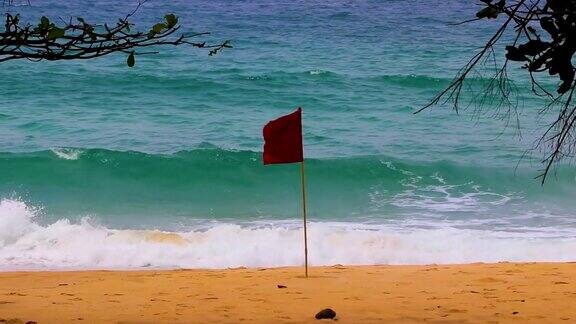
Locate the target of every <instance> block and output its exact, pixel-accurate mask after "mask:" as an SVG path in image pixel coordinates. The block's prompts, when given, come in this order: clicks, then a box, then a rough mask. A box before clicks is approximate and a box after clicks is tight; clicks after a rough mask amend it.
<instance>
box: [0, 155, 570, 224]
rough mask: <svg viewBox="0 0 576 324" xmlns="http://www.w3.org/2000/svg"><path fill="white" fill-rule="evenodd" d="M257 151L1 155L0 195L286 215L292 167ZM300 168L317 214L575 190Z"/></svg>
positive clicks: (378, 212) (467, 173) (157, 210)
mask: <svg viewBox="0 0 576 324" xmlns="http://www.w3.org/2000/svg"><path fill="white" fill-rule="evenodd" d="M260 155H261V153H259V152H252V151H233V150H224V149H219V148H214V147H205V148H198V149H195V150H190V151H182V152H177V153H173V154H147V153H142V152H134V151H110V150H104V149H76V148H59V149H53V150H49V151H39V152H29V153H0V169H2V170H9V172H2V173H0V197H25V198H26V199H27V200H30V201H32V202H37V203H38V204H40V205H42V206H45V207H46V208H47V210H48V211H49V213H51V214H58V213H59V212H69V213H72V214H74V213H94V214H108V215H119V216H122V215H124V214H130V215H134V214H141V213H148V214H150V215H156V216H158V215H185V216H189V217H196V218H202V217H204V218H216V219H220V218H223V217H232V218H237V217H268V218H290V217H294V215H297V214H298V208H299V205H298V204H299V187H298V185H299V182H298V181H297V180H298V170H297V166H294V165H285V166H266V167H265V166H263V165H262V162H261V156H260ZM567 172H568V173H570V172H572V173H573V172H574V170H573V169H568V170H567ZM307 173H308V181H309V195H310V208H311V210H312V212H313V213H314V214H315V215H316V217H318V218H320V219H339V218H343V217H350V216H352V215H363V216H374V217H377V218H383V219H388V218H393V217H396V216H398V215H408V214H410V215H417V214H419V213H422V212H426V213H436V214H437V215H438V216H446V215H448V214H450V215H451V216H453V215H452V214H453V213H459V214H458V215H460V216H461V217H468V218H469V216H470V215H473V214H476V215H479V214H482V215H483V216H486V215H488V216H490V217H498V215H497V214H498V213H500V212H506V213H507V214H508V215H509V216H510V215H511V216H513V215H515V214H518V213H525V212H527V211H530V208H532V207H535V206H536V204H535V203H534V202H536V203H537V204H541V205H545V206H547V205H549V206H552V207H555V208H556V207H558V208H564V209H565V210H572V209H571V208H572V207H573V206H572V205H571V201H572V200H570V199H564V198H566V197H571V196H572V195H573V193H574V189H573V184H574V177H573V176H566V177H562V178H559V179H558V180H557V181H554V182H550V183H549V184H547V186H546V191H543V190H542V188H541V186H540V185H539V183H538V182H537V181H536V180H534V179H532V177H531V176H530V173H529V171H523V170H517V171H516V174H514V173H513V172H512V170H511V169H510V170H507V169H501V168H494V167H480V166H462V165H457V164H454V163H449V162H443V161H431V162H428V163H424V162H414V161H405V160H398V159H395V158H391V157H386V156H360V157H347V158H327V159H307ZM563 197H564V198H563ZM548 202H550V203H548ZM465 213H467V214H465Z"/></svg>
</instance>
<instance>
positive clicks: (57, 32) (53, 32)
mask: <svg viewBox="0 0 576 324" xmlns="http://www.w3.org/2000/svg"><path fill="white" fill-rule="evenodd" d="M64 34H65V32H64V29H62V28H58V27H56V26H54V27H52V28H51V29H50V31H48V39H49V40H55V39H57V38H60V37H62V36H64Z"/></svg>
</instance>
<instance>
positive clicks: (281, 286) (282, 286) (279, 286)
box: [277, 285, 288, 288]
mask: <svg viewBox="0 0 576 324" xmlns="http://www.w3.org/2000/svg"><path fill="white" fill-rule="evenodd" d="M277 287H278V288H288V287H286V286H284V285H278V286H277Z"/></svg>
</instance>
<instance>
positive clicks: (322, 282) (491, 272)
mask: <svg viewBox="0 0 576 324" xmlns="http://www.w3.org/2000/svg"><path fill="white" fill-rule="evenodd" d="M278 285H282V286H285V287H286V288H279V287H278ZM327 307H329V308H332V309H334V310H335V311H336V313H337V319H338V323H380V322H389V323H418V322H424V321H428V322H433V323H463V322H466V323H508V322H530V323H575V322H576V263H498V264H469V265H428V266H339V265H337V266H332V267H318V268H311V269H310V277H309V278H304V277H303V269H302V268H273V269H226V270H172V271H74V272H4V273H0V323H2V322H4V323H6V322H10V321H12V323H20V321H21V323H26V322H28V321H34V322H37V323H241V322H244V323H278V322H287V323H314V322H319V321H317V320H315V319H314V315H315V314H316V313H317V312H318V311H319V310H321V309H323V308H327ZM14 319H16V320H14Z"/></svg>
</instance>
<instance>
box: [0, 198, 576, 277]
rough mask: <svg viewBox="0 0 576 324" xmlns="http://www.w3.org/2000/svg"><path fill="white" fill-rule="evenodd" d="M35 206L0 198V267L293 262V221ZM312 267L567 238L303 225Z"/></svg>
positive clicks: (573, 254) (454, 257)
mask: <svg viewBox="0 0 576 324" xmlns="http://www.w3.org/2000/svg"><path fill="white" fill-rule="evenodd" d="M34 218H35V210H34V209H33V208H30V207H28V206H27V205H26V204H24V203H23V202H20V201H17V200H6V199H5V200H2V201H1V202H0V269H2V270H17V269H127V268H129V269H134V268H150V267H152V268H226V267H238V266H248V267H272V266H290V265H301V264H302V259H303V258H302V233H301V229H300V228H299V225H298V223H297V222H291V221H288V222H266V223H264V222H259V223H251V224H249V225H239V224H230V223H227V224H226V223H223V224H215V225H213V226H210V227H207V228H206V227H205V228H204V229H197V230H192V231H187V232H179V233H176V232H174V233H169V232H160V231H154V230H144V231H142V230H115V229H109V228H106V227H103V226H99V225H95V224H92V223H91V222H90V221H89V220H87V219H84V220H82V221H79V222H78V223H72V222H70V221H69V220H67V219H62V220H59V221H57V222H54V223H52V224H48V225H45V226H42V225H40V224H38V223H36V222H35V220H34ZM309 237H310V242H309V243H310V244H309V246H310V260H311V264H312V265H333V264H429V263H470V262H497V261H573V260H576V239H575V238H573V237H574V236H572V238H559V237H558V236H555V235H547V234H546V233H540V232H526V233H517V232H516V233H513V232H492V231H479V230H463V229H456V228H451V227H444V228H443V227H436V228H434V229H415V228H412V229H407V228H402V227H400V226H395V225H382V224H380V225H369V224H356V223H333V222H326V223H316V222H315V223H311V224H310V231H309Z"/></svg>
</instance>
